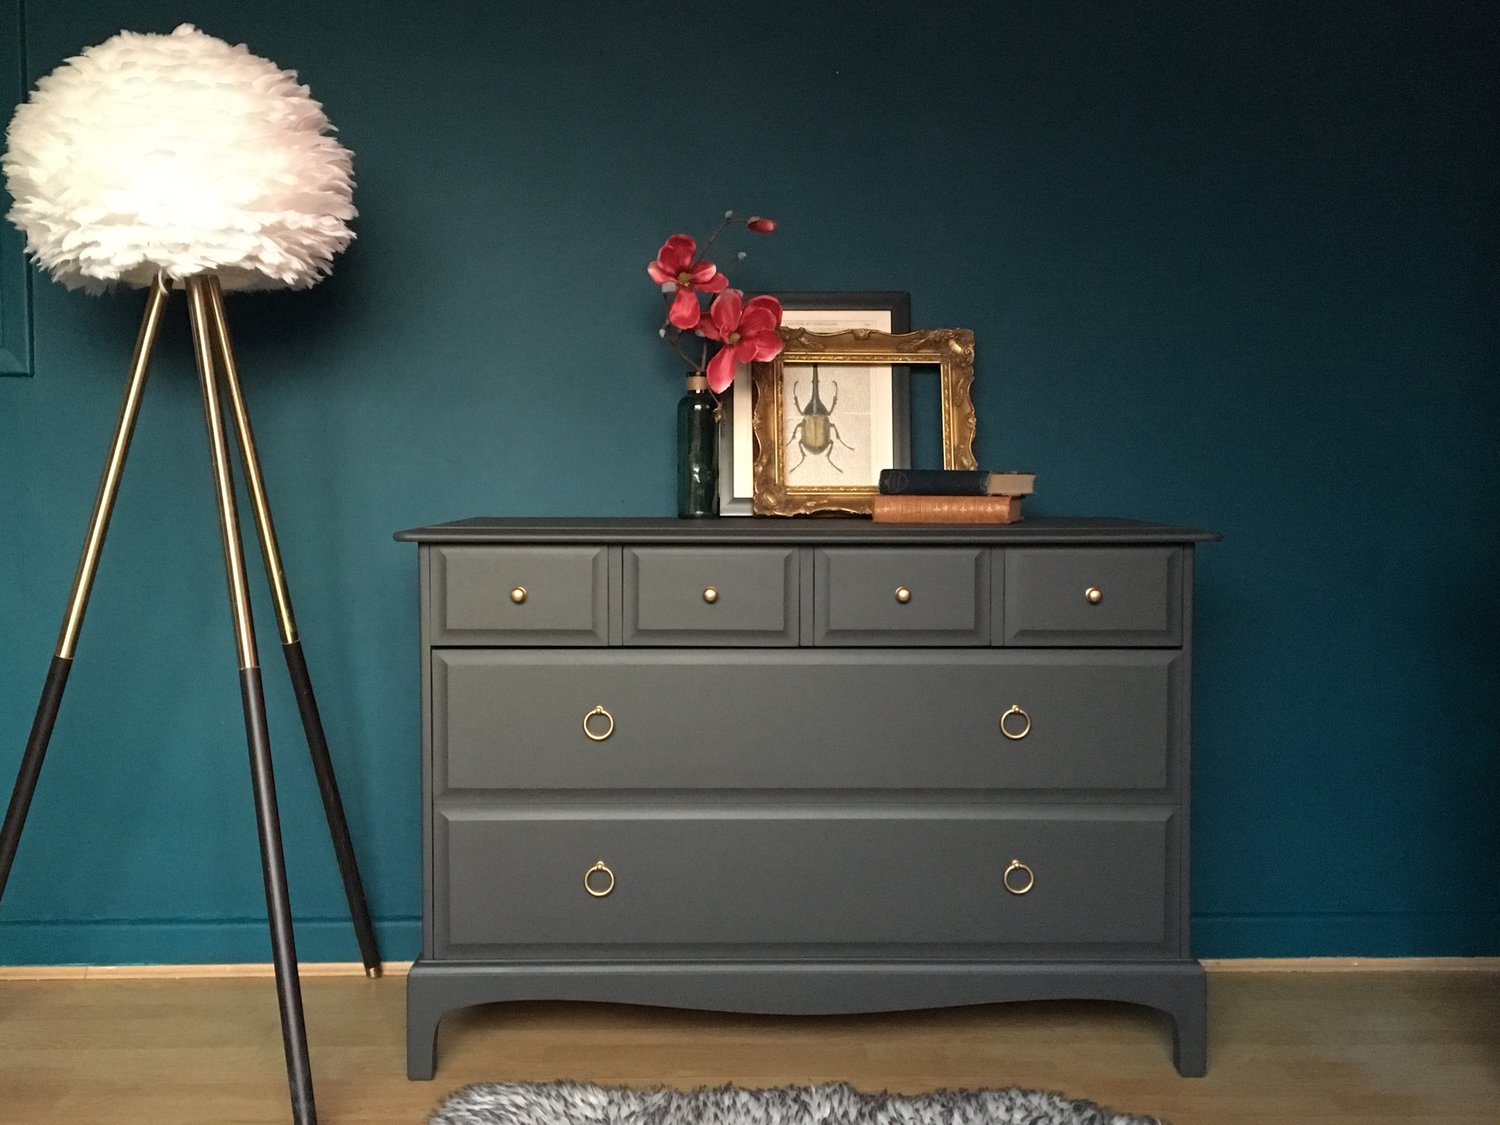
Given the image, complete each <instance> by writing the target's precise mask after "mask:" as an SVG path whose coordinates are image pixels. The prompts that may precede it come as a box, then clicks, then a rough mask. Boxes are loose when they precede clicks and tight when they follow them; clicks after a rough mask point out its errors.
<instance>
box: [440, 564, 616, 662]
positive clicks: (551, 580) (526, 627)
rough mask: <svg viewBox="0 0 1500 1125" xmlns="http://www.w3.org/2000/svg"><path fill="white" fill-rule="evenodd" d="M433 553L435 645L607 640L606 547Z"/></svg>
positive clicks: (592, 643)
mask: <svg viewBox="0 0 1500 1125" xmlns="http://www.w3.org/2000/svg"><path fill="white" fill-rule="evenodd" d="M430 550H431V552H432V553H431V556H430V560H429V566H430V567H431V574H430V575H429V579H428V581H429V584H430V588H431V591H432V612H431V616H430V620H431V622H432V631H433V636H432V642H431V643H433V644H436V645H484V644H504V645H603V644H607V643H608V640H609V550H608V548H606V547H455V546H438V547H432V548H430Z"/></svg>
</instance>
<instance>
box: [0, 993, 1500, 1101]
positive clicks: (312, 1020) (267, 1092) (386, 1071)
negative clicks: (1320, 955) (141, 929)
mask: <svg viewBox="0 0 1500 1125" xmlns="http://www.w3.org/2000/svg"><path fill="white" fill-rule="evenodd" d="M1210 982H1211V983H1210V992H1209V997H1210V1001H1209V1002H1210V1027H1211V1038H1210V1043H1209V1070H1208V1077H1206V1078H1199V1079H1184V1078H1179V1077H1177V1075H1176V1073H1175V1072H1174V1071H1173V1070H1172V1065H1171V1060H1170V1057H1169V1055H1170V1051H1169V1044H1168V1035H1167V1030H1166V1026H1165V1023H1164V1022H1163V1021H1162V1020H1161V1018H1160V1017H1158V1016H1156V1015H1154V1014H1153V1013H1150V1012H1147V1011H1144V1010H1140V1009H1134V1008H1130V1007H1125V1006H1112V1005H1105V1004H1084V1003H1045V1004H1018V1005H1009V1006H1002V1005H995V1006H987V1007H980V1008H968V1009H955V1010H948V1011H942V1012H915V1013H900V1014H889V1015H875V1016H858V1017H825V1018H780V1017H744V1016H729V1015H717V1014H711V1013H697V1012H679V1011H663V1010H655V1009H643V1008H627V1007H615V1006H603V1005H597V1006H596V1005H576V1004H515V1005H508V1006H490V1007H485V1008H479V1009H472V1010H470V1011H467V1012H462V1013H458V1014H455V1015H454V1016H452V1017H450V1018H449V1019H448V1020H447V1021H446V1022H445V1023H444V1025H443V1029H442V1032H441V1035H440V1038H439V1043H438V1050H439V1055H438V1075H437V1079H436V1080H435V1081H433V1082H408V1081H407V1080H406V1077H405V1069H404V1068H405V1062H404V1059H405V1056H404V1053H403V1045H402V1026H403V1018H404V1016H403V990H404V985H405V982H404V980H403V979H402V978H401V977H399V976H397V977H387V978H385V979H382V980H378V981H367V980H365V979H363V978H362V977H356V978H328V977H325V978H315V979H308V980H306V981H304V991H305V994H306V1001H307V1013H308V1028H309V1033H310V1035H311V1039H312V1044H313V1070H314V1075H315V1078H316V1083H317V1098H318V1110H319V1120H320V1121H321V1122H322V1123H323V1125H341V1123H346V1122H347V1123H354V1122H359V1123H361V1125H387V1123H396V1122H400V1123H402V1125H419V1123H420V1122H422V1121H424V1120H425V1118H426V1115H427V1114H428V1113H429V1112H430V1111H431V1110H432V1109H433V1108H434V1106H435V1105H436V1104H437V1102H438V1101H439V1100H440V1099H441V1098H442V1097H443V1096H444V1095H446V1094H447V1093H448V1092H450V1091H451V1090H453V1089H455V1088H457V1087H459V1086H462V1085H464V1084H466V1083H469V1082H479V1081H526V1080H544V1079H552V1078H575V1079H582V1080H587V1081H596V1082H605V1083H626V1084H631V1085H650V1084H655V1083H665V1084H670V1085H676V1086H684V1087H691V1086H695V1085H702V1084H717V1083H724V1082H735V1083H739V1084H742V1085H752V1086H753V1085H772V1084H780V1083H786V1082H831V1081H846V1082H851V1083H853V1084H854V1085H856V1086H858V1087H860V1088H862V1089H867V1090H879V1089H890V1090H894V1091H904V1092H917V1091H922V1090H929V1089H933V1088H936V1087H941V1086H950V1087H952V1086H980V1085H991V1086H1007V1085H1017V1086H1029V1087H1038V1088H1043V1089H1050V1090H1059V1091H1062V1092H1064V1093H1066V1094H1068V1095H1070V1096H1073V1097H1086V1098H1091V1099H1093V1100H1095V1101H1098V1102H1101V1103H1103V1104H1104V1105H1107V1106H1110V1107H1112V1108H1115V1109H1119V1110H1129V1111H1133V1112H1138V1113H1147V1114H1156V1115H1158V1116H1160V1117H1161V1118H1163V1119H1164V1120H1166V1121H1167V1122H1170V1123H1171V1125H1237V1123H1251V1122H1253V1123H1256V1125H1272V1123H1275V1125H1318V1123H1328V1122H1349V1123H1356V1122H1357V1123H1359V1125H1379V1123H1382V1122H1422V1123H1424V1125H1459V1123H1463V1125H1476V1123H1486V1122H1500V973H1488V972H1486V973H1476V972H1458V973H1443V972H1420V971H1408V972H1401V973H1383V972H1380V973H1377V972H1352V973H1316V974H1309V973H1214V974H1212V975H1211V977H1210ZM285 1093H286V1084H285V1069H284V1065H283V1062H282V1056H281V1042H280V1035H279V1031H278V1024H277V1015H276V1003H275V996H274V992H273V989H272V985H271V982H270V981H268V980H253V979H252V980H244V979H228V980H188V981H173V980H165V981H163V980H155V981H153V980H145V981H140V980H125V981H109V980H74V981H0V1122H4V1123H5V1125H52V1123H58V1125H61V1123H64V1122H66V1123H67V1125H89V1123H95V1122H98V1123H108V1125H148V1123H149V1125H238V1123H248V1122H257V1123H258V1122H286V1121H288V1120H289V1113H288V1110H287V1103H286V1100H285Z"/></svg>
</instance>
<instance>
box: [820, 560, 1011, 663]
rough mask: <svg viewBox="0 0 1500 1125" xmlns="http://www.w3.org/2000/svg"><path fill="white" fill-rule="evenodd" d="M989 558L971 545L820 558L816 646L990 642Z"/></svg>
mask: <svg viewBox="0 0 1500 1125" xmlns="http://www.w3.org/2000/svg"><path fill="white" fill-rule="evenodd" d="M989 554H990V553H989V552H988V551H985V550H983V549H980V548H969V547H943V548H924V549H916V548H910V547H894V548H889V549H840V548H828V549H826V550H819V551H816V552H814V563H813V569H814V576H815V592H814V596H813V601H814V611H813V620H814V629H813V643H814V644H819V645H987V644H989V643H990V624H989V620H990V619H989V565H990V559H989Z"/></svg>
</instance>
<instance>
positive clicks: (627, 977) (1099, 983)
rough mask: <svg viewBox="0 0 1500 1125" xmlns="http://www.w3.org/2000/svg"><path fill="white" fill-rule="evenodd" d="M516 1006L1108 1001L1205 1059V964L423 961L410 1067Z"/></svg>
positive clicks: (421, 1074) (796, 1008)
mask: <svg viewBox="0 0 1500 1125" xmlns="http://www.w3.org/2000/svg"><path fill="white" fill-rule="evenodd" d="M508 1000H592V1001H598V1002H605V1003H615V1004H643V1005H652V1006H657V1007H668V1008H697V1009H705V1010H709V1011H722V1012H746V1013H753V1014H758V1015H841V1014H850V1013H856V1012H886V1011H904V1010H905V1011H909V1010H915V1009H921V1008H948V1007H961V1006H964V1005H969V1004H992V1003H1002V1002H1006V1001H1013V1000H1112V1001H1117V1002H1121V1003H1127V1004H1139V1005H1142V1006H1144V1007H1148V1008H1155V1009H1157V1010H1158V1011H1161V1012H1164V1013H1166V1014H1167V1016H1169V1017H1170V1018H1171V1020H1172V1057H1173V1061H1174V1062H1175V1063H1176V1066H1177V1071H1178V1073H1179V1074H1181V1075H1182V1076H1183V1077H1184V1078H1199V1077H1202V1075H1203V1074H1204V1072H1205V1070H1206V1069H1207V1064H1208V1044H1207V1039H1208V997H1207V978H1206V976H1205V974H1204V971H1203V966H1202V965H1200V964H1199V963H1198V962H1197V961H1135V962H1121V961H1112V962H1087V961H1084V962H1052V963H1035V962H984V963H972V962H953V963H941V964H925V965H924V964H912V963H909V962H907V963H899V964H896V963H892V964H883V963H875V962H867V963H864V964H858V963H847V962H846V963H842V964H830V963H828V962H742V963H733V962H714V963H706V962H704V963H698V962H659V961H658V962H645V961H637V962H619V961H615V962H599V963H596V964H588V963H579V962H576V961H575V962H570V963H567V964H550V963H546V962H511V963H498V962H465V963H454V962H445V963H436V962H431V961H420V960H419V961H417V962H416V963H415V964H414V965H413V966H412V968H411V973H410V975H409V976H408V978H407V983H406V1060H407V1061H406V1070H407V1077H409V1078H411V1079H430V1078H432V1076H433V1074H434V1071H435V1067H436V1049H437V1028H438V1023H439V1022H440V1021H441V1020H442V1018H443V1017H444V1016H445V1015H447V1014H448V1013H449V1012H451V1011H455V1010H457V1009H459V1008H465V1007H469V1006H471V1005H474V1004H489V1003H497V1002H501V1001H508Z"/></svg>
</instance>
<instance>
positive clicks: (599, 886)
mask: <svg viewBox="0 0 1500 1125" xmlns="http://www.w3.org/2000/svg"><path fill="white" fill-rule="evenodd" d="M596 875H597V876H599V877H598V878H595V876H596ZM605 880H608V882H606V881H605ZM583 889H584V890H586V891H588V893H589V894H591V895H593V896H594V897H595V898H603V897H604V896H605V895H607V894H609V893H610V892H611V891H613V890H614V889H615V873H614V872H613V871H611V870H610V869H609V868H608V867H606V866H605V864H604V861H603V860H602V859H601V860H600V861H599V862H598V863H596V864H594V866H593V867H590V868H589V869H588V870H587V871H585V872H584V873H583Z"/></svg>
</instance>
